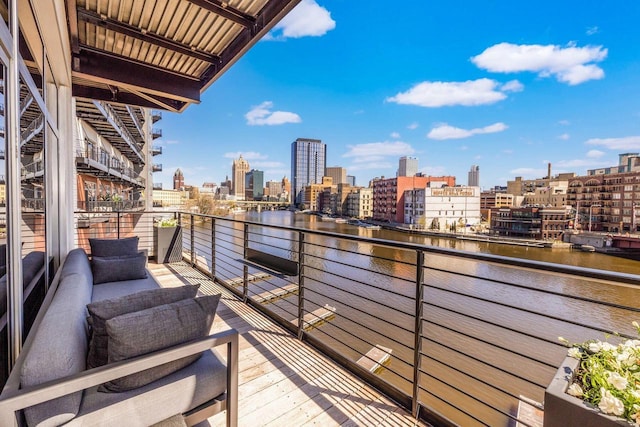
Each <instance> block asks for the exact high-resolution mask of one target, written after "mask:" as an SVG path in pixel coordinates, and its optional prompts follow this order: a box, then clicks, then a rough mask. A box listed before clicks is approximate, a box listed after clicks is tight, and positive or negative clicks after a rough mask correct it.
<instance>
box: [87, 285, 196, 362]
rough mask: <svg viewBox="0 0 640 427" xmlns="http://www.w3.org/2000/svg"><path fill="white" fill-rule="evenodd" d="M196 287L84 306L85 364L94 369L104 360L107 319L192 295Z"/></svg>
mask: <svg viewBox="0 0 640 427" xmlns="http://www.w3.org/2000/svg"><path fill="white" fill-rule="evenodd" d="M198 287H199V285H187V286H180V287H177V288H158V289H151V290H146V291H141V292H136V293H133V294H129V295H124V296H122V297H119V298H114V299H107V300H102V301H99V302H93V303H91V304H89V305H87V310H89V316H90V317H89V323H90V325H91V328H92V331H91V343H90V345H89V354H88V356H87V366H88V367H89V368H96V367H98V366H102V365H105V364H106V363H107V360H108V357H107V345H108V344H107V343H108V339H107V329H106V322H107V320H109V319H111V318H113V317H116V316H120V315H122V314H126V313H131V312H135V311H140V310H145V309H147V308H151V307H154V306H157V305H163V304H168V303H171V302H175V301H180V300H183V299H186V298H193V297H194V296H196V293H197V292H198Z"/></svg>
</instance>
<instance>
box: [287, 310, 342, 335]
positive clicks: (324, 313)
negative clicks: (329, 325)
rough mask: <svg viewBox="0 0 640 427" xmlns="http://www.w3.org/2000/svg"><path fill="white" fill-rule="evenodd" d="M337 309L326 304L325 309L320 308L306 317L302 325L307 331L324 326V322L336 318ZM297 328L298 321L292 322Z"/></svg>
mask: <svg viewBox="0 0 640 427" xmlns="http://www.w3.org/2000/svg"><path fill="white" fill-rule="evenodd" d="M335 314H336V308H335V307H331V306H330V305H329V304H326V305H325V306H324V307H320V308H318V309H316V310H313V311H312V312H309V313H307V314H305V315H304V317H303V318H302V325H303V328H304V329H305V330H307V331H308V330H309V329H313V328H316V327H318V326H320V325H322V324H323V323H324V322H326V321H328V320H331V319H333V318H334V317H335ZM291 323H293V324H294V325H295V326H296V327H297V326H298V319H293V320H292V321H291Z"/></svg>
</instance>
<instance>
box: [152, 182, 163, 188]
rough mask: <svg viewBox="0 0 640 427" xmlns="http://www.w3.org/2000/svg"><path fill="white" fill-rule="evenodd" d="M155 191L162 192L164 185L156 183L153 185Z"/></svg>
mask: <svg viewBox="0 0 640 427" xmlns="http://www.w3.org/2000/svg"><path fill="white" fill-rule="evenodd" d="M153 189H154V190H162V183H161V182H154V183H153Z"/></svg>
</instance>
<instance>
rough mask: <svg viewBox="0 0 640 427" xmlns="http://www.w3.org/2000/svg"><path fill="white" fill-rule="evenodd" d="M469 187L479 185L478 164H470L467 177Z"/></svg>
mask: <svg viewBox="0 0 640 427" xmlns="http://www.w3.org/2000/svg"><path fill="white" fill-rule="evenodd" d="M467 185H468V186H469V187H479V186H480V166H476V165H472V166H471V170H470V171H469V179H468V180H467Z"/></svg>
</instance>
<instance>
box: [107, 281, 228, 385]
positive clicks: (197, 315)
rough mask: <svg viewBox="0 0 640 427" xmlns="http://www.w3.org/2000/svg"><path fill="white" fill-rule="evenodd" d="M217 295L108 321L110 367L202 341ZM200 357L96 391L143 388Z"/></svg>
mask: <svg viewBox="0 0 640 427" xmlns="http://www.w3.org/2000/svg"><path fill="white" fill-rule="evenodd" d="M219 301H220V294H218V295H207V296H203V297H198V298H193V299H186V300H182V301H178V302H174V303H171V304H166V305H161V306H157V307H152V308H149V309H147V310H142V311H137V312H135V313H128V314H123V315H122V316H118V317H114V318H113V319H110V320H107V334H108V335H109V345H108V347H109V363H113V362H118V361H121V360H127V359H130V358H132V357H136V356H141V355H143V354H148V353H151V352H154V351H157V350H161V349H165V348H168V347H172V346H175V345H178V344H182V343H185V342H189V341H193V340H195V339H198V338H203V337H205V336H207V335H208V334H209V331H210V329H211V325H212V323H213V319H214V317H215V314H216V309H217V307H218V302H219ZM200 356H202V353H198V354H194V355H192V356H187V357H183V358H182V359H178V360H175V361H172V362H168V363H165V364H163V365H160V366H156V367H154V368H150V369H146V370H144V371H142V372H139V373H136V374H131V375H127V376H126V377H123V378H118V379H116V380H113V381H109V382H108V383H105V384H103V385H101V386H100V388H99V389H98V390H99V391H107V392H122V391H127V390H132V389H135V388H138V387H142V386H144V385H146V384H149V383H152V382H153V381H156V380H159V379H160V378H163V377H165V376H167V375H169V374H172V373H173V372H176V371H178V370H180V369H182V368H183V367H185V366H187V365H189V364H191V363H193V362H195V361H196V360H198V358H200Z"/></svg>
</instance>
